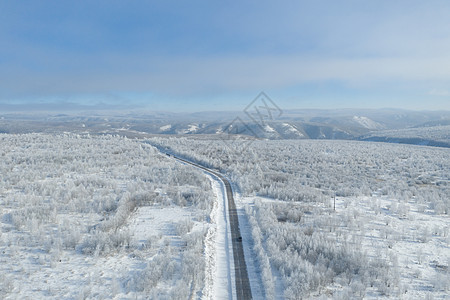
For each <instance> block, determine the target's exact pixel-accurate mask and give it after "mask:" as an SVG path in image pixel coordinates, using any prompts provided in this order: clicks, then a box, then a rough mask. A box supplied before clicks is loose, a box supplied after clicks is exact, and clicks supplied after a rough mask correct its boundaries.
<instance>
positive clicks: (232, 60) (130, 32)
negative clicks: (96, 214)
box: [0, 0, 450, 111]
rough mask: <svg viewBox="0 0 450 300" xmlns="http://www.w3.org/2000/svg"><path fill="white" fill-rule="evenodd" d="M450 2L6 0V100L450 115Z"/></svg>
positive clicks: (1, 95) (1, 71)
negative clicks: (262, 97)
mask: <svg viewBox="0 0 450 300" xmlns="http://www.w3.org/2000/svg"><path fill="white" fill-rule="evenodd" d="M448 16H450V2H449V1H438V0H436V1H435V0H430V1H415V0H408V1H402V0H399V1H388V0H377V1H369V0H366V1H361V0H358V1H356V0H355V1H332V0H326V1H325V0H317V1H277V2H275V1H235V2H224V1H220V2H219V1H138V0H136V1H115V0H109V1H82V0H80V1H63V0H62V1H45V0H44V1H1V2H0V104H1V103H7V104H18V103H30V102H32V103H43V102H47V103H57V102H59V103H81V104H89V105H98V104H105V106H106V105H122V106H129V107H130V108H147V109H149V110H172V111H201V110H240V109H242V108H244V107H245V106H246V104H247V103H249V102H250V101H251V100H253V98H254V97H255V96H256V95H257V94H258V93H259V92H260V91H265V92H266V93H267V94H268V95H269V96H271V98H272V99H273V100H274V101H275V102H277V104H278V105H279V106H280V107H282V108H285V109H288V108H344V107H345V108H349V107H354V108H381V107H394V108H406V109H429V110H437V109H446V110H450V22H449V21H448Z"/></svg>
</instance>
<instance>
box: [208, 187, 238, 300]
mask: <svg viewBox="0 0 450 300" xmlns="http://www.w3.org/2000/svg"><path fill="white" fill-rule="evenodd" d="M211 184H212V187H213V191H214V193H215V194H216V199H217V215H216V216H217V220H216V221H217V235H216V243H215V252H216V261H215V275H214V281H213V288H212V290H213V297H212V298H211V299H233V294H234V292H233V290H234V281H235V276H234V260H233V248H232V245H231V236H230V228H229V221H228V220H229V218H228V204H227V201H226V196H225V190H224V186H223V184H222V183H219V181H218V180H212V179H211Z"/></svg>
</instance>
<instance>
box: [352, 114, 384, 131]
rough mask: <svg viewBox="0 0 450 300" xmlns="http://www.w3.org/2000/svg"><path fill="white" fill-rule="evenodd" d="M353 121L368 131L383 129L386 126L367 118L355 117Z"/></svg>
mask: <svg viewBox="0 0 450 300" xmlns="http://www.w3.org/2000/svg"><path fill="white" fill-rule="evenodd" d="M353 121H355V122H356V123H358V124H360V125H362V126H363V127H364V128H367V129H383V128H384V126H383V125H381V124H380V123H377V122H375V121H374V120H371V119H369V118H367V117H362V116H353Z"/></svg>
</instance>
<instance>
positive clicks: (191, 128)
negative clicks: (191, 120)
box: [183, 124, 199, 133]
mask: <svg viewBox="0 0 450 300" xmlns="http://www.w3.org/2000/svg"><path fill="white" fill-rule="evenodd" d="M188 126H189V127H188V128H187V129H184V130H183V133H194V132H196V131H197V130H198V129H199V127H198V125H196V124H189V125H188Z"/></svg>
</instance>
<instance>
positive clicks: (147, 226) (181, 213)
mask: <svg viewBox="0 0 450 300" xmlns="http://www.w3.org/2000/svg"><path fill="white" fill-rule="evenodd" d="M191 219H192V212H191V211H190V210H189V209H187V208H184V207H179V206H173V207H170V206H169V207H168V206H161V205H154V206H142V207H139V208H138V209H137V211H136V212H135V213H134V215H133V216H132V218H131V221H130V224H129V230H130V233H131V235H132V241H133V242H135V243H145V242H147V241H148V240H149V239H150V238H152V237H154V236H158V235H163V236H168V237H170V238H171V239H172V244H174V242H175V240H174V237H175V236H176V234H175V230H176V228H175V225H176V224H177V223H179V222H181V221H186V222H188V221H191ZM197 223H198V222H196V223H195V225H197V226H201V225H200V224H197ZM195 227H196V226H194V228H193V230H195Z"/></svg>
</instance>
